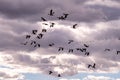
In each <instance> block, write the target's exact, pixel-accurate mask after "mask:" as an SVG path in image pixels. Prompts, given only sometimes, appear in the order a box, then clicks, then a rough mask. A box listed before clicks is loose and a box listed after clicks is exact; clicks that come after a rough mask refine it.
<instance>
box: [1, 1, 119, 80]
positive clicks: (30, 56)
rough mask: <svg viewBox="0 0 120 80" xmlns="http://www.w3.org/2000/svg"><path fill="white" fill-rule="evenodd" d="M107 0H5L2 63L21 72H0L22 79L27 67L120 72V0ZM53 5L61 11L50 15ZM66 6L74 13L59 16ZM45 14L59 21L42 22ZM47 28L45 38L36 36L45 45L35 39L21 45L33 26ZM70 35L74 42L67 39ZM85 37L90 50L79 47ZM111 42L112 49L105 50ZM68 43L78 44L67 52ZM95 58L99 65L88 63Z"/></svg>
mask: <svg viewBox="0 0 120 80" xmlns="http://www.w3.org/2000/svg"><path fill="white" fill-rule="evenodd" d="M104 1H105V2H102V0H99V1H96V0H94V1H93V2H92V0H74V1H73V0H65V2H63V1H60V0H59V1H56V0H49V1H46V2H45V1H44V0H39V1H38V0H35V1H32V0H29V1H28V0H26V1H18V0H14V1H13V2H12V1H8V0H1V1H0V37H1V40H0V66H4V67H6V68H7V69H8V68H9V70H13V71H14V72H16V74H14V75H12V76H11V75H10V74H9V73H7V72H5V71H0V75H2V77H1V76H0V78H2V79H5V78H8V77H9V78H11V79H12V80H14V79H15V80H17V79H23V75H22V73H43V74H48V72H49V70H52V71H53V72H54V73H53V74H52V75H53V76H57V75H58V74H61V75H62V76H71V75H75V74H77V73H81V72H90V73H92V72H98V73H117V72H119V67H120V58H119V57H120V55H117V54H116V51H117V50H120V40H119V38H120V36H119V34H120V27H119V25H120V19H119V16H120V15H119V13H120V12H119V1H117V0H116V1H113V0H110V1H109V3H110V4H112V3H113V5H109V4H107V3H108V2H107V1H106V0H104ZM43 3H45V4H43ZM5 5H8V6H9V7H6V6H5ZM96 5H97V6H96ZM31 6H32V7H31ZM51 8H52V9H53V10H55V12H56V13H55V16H54V17H49V16H48V12H49V10H50V9H51ZM114 11H115V12H117V13H115V14H117V15H115V14H114ZM64 12H65V13H70V15H69V16H68V19H67V20H65V21H59V20H57V18H56V17H58V16H60V15H62V14H63V13H64ZM42 16H43V17H45V18H46V19H48V20H49V21H48V22H45V23H48V25H49V24H50V23H51V22H54V23H55V26H54V27H53V28H49V27H48V26H46V25H43V22H42V21H41V17H42ZM104 19H105V20H104ZM74 24H78V25H77V29H73V28H72V25H74ZM42 28H45V29H47V33H45V35H44V37H43V39H41V40H36V36H32V38H31V39H32V40H36V41H37V42H38V43H40V44H41V47H40V48H33V46H30V43H29V44H28V45H27V46H23V45H21V43H22V42H25V41H26V39H25V35H27V34H30V35H32V30H33V29H37V30H38V33H40V32H41V29H42ZM70 39H73V40H74V42H73V43H72V44H70V45H68V44H67V43H68V40H70ZM30 41H31V40H29V42H30ZM52 42H54V43H55V46H53V47H49V46H48V45H49V43H52ZM84 43H86V44H88V45H89V46H90V47H89V48H88V51H89V52H90V56H86V55H84V53H82V52H80V51H77V50H76V48H83V47H84V45H83V44H84ZM59 47H64V48H65V50H64V51H62V52H58V48H59ZM106 48H109V49H110V50H111V51H104V50H105V49H106ZM69 49H73V50H74V52H73V53H68V50H69ZM93 63H96V69H92V68H90V69H88V65H89V64H93ZM2 69H3V68H1V70H2ZM21 76H22V78H21ZM92 77H94V76H92ZM88 78H89V77H88ZM90 78H91V77H90ZM106 80H107V79H106Z"/></svg>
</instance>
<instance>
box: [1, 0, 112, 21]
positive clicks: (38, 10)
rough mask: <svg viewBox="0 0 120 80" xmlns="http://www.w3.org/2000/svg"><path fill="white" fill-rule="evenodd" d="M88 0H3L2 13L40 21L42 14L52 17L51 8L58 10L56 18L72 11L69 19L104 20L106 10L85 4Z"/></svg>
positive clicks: (9, 16)
mask: <svg viewBox="0 0 120 80" xmlns="http://www.w3.org/2000/svg"><path fill="white" fill-rule="evenodd" d="M86 1H88V0H74V1H72V0H65V1H61V0H47V1H45V0H34V1H32V0H25V1H23V0H22V1H19V0H13V1H9V0H1V1H0V13H1V15H2V16H4V17H7V18H14V19H22V20H24V19H25V20H28V21H39V20H40V17H41V16H44V17H46V18H47V19H51V18H50V17H48V16H47V14H48V12H49V10H50V9H53V10H55V12H56V14H55V17H52V19H54V20H56V19H57V18H56V17H58V16H61V15H62V13H70V16H69V17H68V20H72V21H87V22H88V21H95V20H97V21H99V20H103V18H104V17H105V16H106V15H104V11H101V10H99V9H95V8H94V7H92V8H90V7H89V6H86V5H84V4H83V3H85V2H86ZM110 16H111V15H110Z"/></svg>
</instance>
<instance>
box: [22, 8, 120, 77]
mask: <svg viewBox="0 0 120 80" xmlns="http://www.w3.org/2000/svg"><path fill="white" fill-rule="evenodd" d="M54 14H55V12H54V11H53V10H52V9H51V10H50V12H49V14H48V15H49V16H54ZM68 15H69V14H67V13H63V15H62V16H59V17H57V18H58V19H59V20H65V19H66V18H67V17H68ZM41 20H42V21H47V20H46V19H45V18H43V17H41ZM43 25H48V24H47V23H43ZM54 26H55V23H53V22H52V23H51V24H50V28H52V27H54ZM76 26H77V24H74V25H73V26H72V28H73V29H76ZM46 32H47V29H42V33H38V30H32V35H36V38H37V39H42V38H43V36H44V33H46ZM32 35H26V39H27V40H28V39H30V38H31V37H32ZM73 42H74V40H68V43H67V44H68V45H69V44H71V43H73ZM21 44H22V45H27V44H28V41H26V42H24V43H21ZM30 45H31V46H33V47H34V48H35V47H41V45H40V43H37V41H35V40H31V42H30ZM54 45H55V43H50V44H48V46H49V47H53V46H54ZM83 46H84V47H83V48H75V50H77V51H80V52H84V55H86V56H89V55H90V52H89V51H87V48H89V45H87V44H83ZM59 51H64V47H59V48H58V52H59ZM104 51H110V49H107V48H106V49H105V50H104ZM73 52H74V49H69V50H68V53H73ZM116 54H117V55H118V54H120V51H117V53H116ZM88 68H94V69H95V68H96V63H93V64H88ZM52 73H53V71H51V70H50V71H49V75H51V74H52ZM58 77H61V74H58Z"/></svg>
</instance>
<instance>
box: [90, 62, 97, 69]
mask: <svg viewBox="0 0 120 80" xmlns="http://www.w3.org/2000/svg"><path fill="white" fill-rule="evenodd" d="M90 67H92V68H96V64H95V63H94V64H93V65H91V64H89V65H88V68H90Z"/></svg>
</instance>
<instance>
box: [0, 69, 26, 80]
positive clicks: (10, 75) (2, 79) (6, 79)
mask: <svg viewBox="0 0 120 80" xmlns="http://www.w3.org/2000/svg"><path fill="white" fill-rule="evenodd" d="M23 79H24V76H23V75H22V74H19V73H16V72H14V71H12V70H10V69H6V68H0V80H23Z"/></svg>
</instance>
